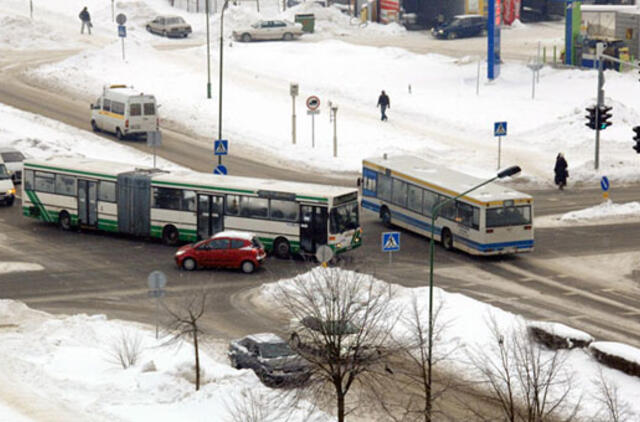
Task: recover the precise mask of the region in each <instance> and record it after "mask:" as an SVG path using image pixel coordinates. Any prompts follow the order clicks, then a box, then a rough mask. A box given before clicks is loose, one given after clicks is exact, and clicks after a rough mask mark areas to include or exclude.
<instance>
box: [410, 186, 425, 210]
mask: <svg viewBox="0 0 640 422" xmlns="http://www.w3.org/2000/svg"><path fill="white" fill-rule="evenodd" d="M407 196H408V199H407V207H408V208H409V209H410V210H411V211H415V212H419V213H422V188H419V187H418V186H414V185H409V191H408V195H407Z"/></svg>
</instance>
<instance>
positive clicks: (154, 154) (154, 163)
mask: <svg viewBox="0 0 640 422" xmlns="http://www.w3.org/2000/svg"><path fill="white" fill-rule="evenodd" d="M153 168H156V144H155V142H154V144H153Z"/></svg>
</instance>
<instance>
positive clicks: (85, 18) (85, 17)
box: [78, 6, 93, 35]
mask: <svg viewBox="0 0 640 422" xmlns="http://www.w3.org/2000/svg"><path fill="white" fill-rule="evenodd" d="M78 17H79V18H80V20H81V21H82V27H81V28H80V33H81V34H84V27H85V26H86V27H87V30H89V35H91V27H92V26H93V25H92V24H91V16H90V15H89V11H88V10H87V7H86V6H85V7H84V9H82V11H81V12H80V14H79V15H78Z"/></svg>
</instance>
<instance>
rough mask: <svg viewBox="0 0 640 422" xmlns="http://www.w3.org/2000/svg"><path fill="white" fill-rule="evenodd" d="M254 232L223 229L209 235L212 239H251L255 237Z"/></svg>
mask: <svg viewBox="0 0 640 422" xmlns="http://www.w3.org/2000/svg"><path fill="white" fill-rule="evenodd" d="M255 236H256V235H255V233H250V232H241V231H232V230H229V231H223V232H219V233H216V234H214V235H213V236H211V238H212V239H218V238H220V237H235V238H237V239H244V240H249V241H250V240H251V239H253V238H254V237H255Z"/></svg>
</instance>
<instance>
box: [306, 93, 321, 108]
mask: <svg viewBox="0 0 640 422" xmlns="http://www.w3.org/2000/svg"><path fill="white" fill-rule="evenodd" d="M318 107H320V98H318V97H316V96H315V95H312V96H310V97H309V98H307V108H308V109H309V110H311V111H315V110H317V109H318Z"/></svg>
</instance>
